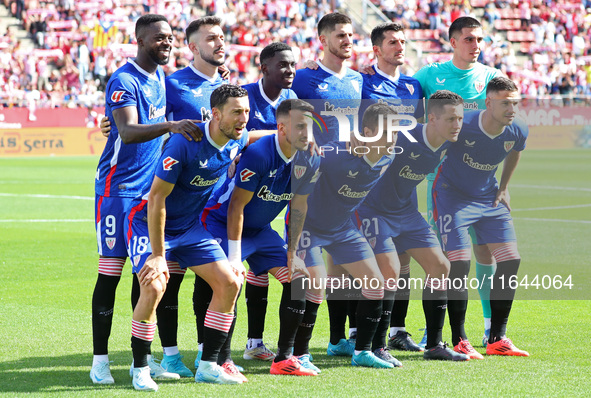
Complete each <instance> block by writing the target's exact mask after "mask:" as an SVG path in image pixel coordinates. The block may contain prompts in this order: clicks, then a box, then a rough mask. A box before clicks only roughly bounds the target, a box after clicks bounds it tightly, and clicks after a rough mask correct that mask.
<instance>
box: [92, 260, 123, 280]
mask: <svg viewBox="0 0 591 398" xmlns="http://www.w3.org/2000/svg"><path fill="white" fill-rule="evenodd" d="M124 265H125V258H119V257H100V258H99V267H98V272H99V274H102V275H107V276H121V272H122V271H123V266H124Z"/></svg>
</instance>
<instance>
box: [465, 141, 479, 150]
mask: <svg viewBox="0 0 591 398" xmlns="http://www.w3.org/2000/svg"><path fill="white" fill-rule="evenodd" d="M474 144H476V141H468V140H466V143H465V145H466V146H467V147H470V148H474Z"/></svg>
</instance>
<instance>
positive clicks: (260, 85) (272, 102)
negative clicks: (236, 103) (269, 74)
mask: <svg viewBox="0 0 591 398" xmlns="http://www.w3.org/2000/svg"><path fill="white" fill-rule="evenodd" d="M259 91H260V92H261V97H263V99H264V100H265V101H267V102H268V103H269V105H271V106H272V107H273V108H276V107H277V104H278V103H279V99H280V98H281V93H283V89H282V90H281V92H280V93H279V97H277V99H276V100H275V101H271V99H270V98H269V97H267V94H265V90H264V89H263V79H260V80H259Z"/></svg>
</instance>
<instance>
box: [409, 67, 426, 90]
mask: <svg viewBox="0 0 591 398" xmlns="http://www.w3.org/2000/svg"><path fill="white" fill-rule="evenodd" d="M428 76H429V65H425V66H423V67H422V68H421V69H419V71H418V72H417V73H415V74H414V75H413V76H412V77H414V78H415V79H417V80H418V81H419V83H420V84H421V89H422V91H428V90H427V77H428Z"/></svg>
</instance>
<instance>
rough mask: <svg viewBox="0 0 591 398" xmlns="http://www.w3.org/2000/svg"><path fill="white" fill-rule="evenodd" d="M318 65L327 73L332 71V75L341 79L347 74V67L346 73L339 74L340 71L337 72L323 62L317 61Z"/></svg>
mask: <svg viewBox="0 0 591 398" xmlns="http://www.w3.org/2000/svg"><path fill="white" fill-rule="evenodd" d="M317 64H318V66H319V67H320V69H322V70H323V71H325V72H326V73H330V74H331V75H333V76H334V77H337V78H339V79H340V80H343V78H344V77H345V76H346V75H347V68H345V73H343V74H342V75H339V74H338V73H336V72H335V71H333V70H330V69H328V68H327V67H326V66H324V65H322V62H320V61H318V62H317Z"/></svg>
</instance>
